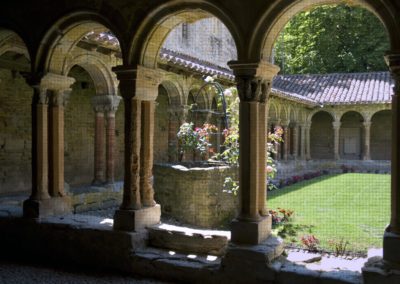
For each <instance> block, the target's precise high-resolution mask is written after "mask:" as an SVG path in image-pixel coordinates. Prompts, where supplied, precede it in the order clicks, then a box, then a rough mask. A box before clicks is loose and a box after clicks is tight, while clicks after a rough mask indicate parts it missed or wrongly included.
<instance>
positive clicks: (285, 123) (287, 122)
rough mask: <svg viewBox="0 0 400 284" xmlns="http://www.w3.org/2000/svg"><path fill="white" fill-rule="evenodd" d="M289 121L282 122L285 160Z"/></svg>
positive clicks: (287, 155)
mask: <svg viewBox="0 0 400 284" xmlns="http://www.w3.org/2000/svg"><path fill="white" fill-rule="evenodd" d="M289 123H290V122H289V121H285V122H284V123H282V129H283V160H285V161H287V160H288V157H289V145H290V144H289V143H290V140H289Z"/></svg>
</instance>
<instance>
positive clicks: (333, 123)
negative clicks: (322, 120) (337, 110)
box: [332, 121, 342, 130]
mask: <svg viewBox="0 0 400 284" xmlns="http://www.w3.org/2000/svg"><path fill="white" fill-rule="evenodd" d="M341 125H342V123H341V122H340V121H334V122H332V127H333V129H335V130H336V129H340V126H341Z"/></svg>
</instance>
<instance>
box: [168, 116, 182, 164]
mask: <svg viewBox="0 0 400 284" xmlns="http://www.w3.org/2000/svg"><path fill="white" fill-rule="evenodd" d="M168 112H169V121H168V161H169V162H176V161H177V159H178V139H177V137H176V135H177V133H178V131H179V126H180V125H179V124H180V119H179V115H178V113H179V112H178V111H177V110H176V109H175V108H170V109H169V110H168Z"/></svg>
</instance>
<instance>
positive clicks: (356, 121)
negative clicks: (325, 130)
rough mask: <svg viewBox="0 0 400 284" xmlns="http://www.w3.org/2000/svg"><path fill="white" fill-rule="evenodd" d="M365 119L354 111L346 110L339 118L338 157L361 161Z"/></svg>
mask: <svg viewBox="0 0 400 284" xmlns="http://www.w3.org/2000/svg"><path fill="white" fill-rule="evenodd" d="M364 122H365V117H364V116H363V115H362V113H360V112H358V111H356V110H348V111H346V112H344V113H343V114H342V115H341V116H340V132H339V155H340V158H341V159H344V160H361V159H362V155H363V153H364V151H365V149H364V140H365V132H364V125H363V123H364Z"/></svg>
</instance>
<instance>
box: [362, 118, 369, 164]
mask: <svg viewBox="0 0 400 284" xmlns="http://www.w3.org/2000/svg"><path fill="white" fill-rule="evenodd" d="M363 126H364V156H363V160H371V152H370V149H371V146H370V144H371V121H365V122H364V123H363Z"/></svg>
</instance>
